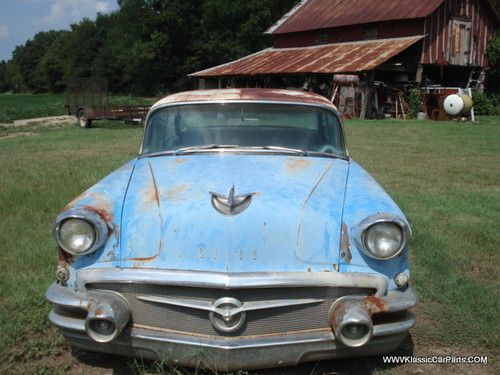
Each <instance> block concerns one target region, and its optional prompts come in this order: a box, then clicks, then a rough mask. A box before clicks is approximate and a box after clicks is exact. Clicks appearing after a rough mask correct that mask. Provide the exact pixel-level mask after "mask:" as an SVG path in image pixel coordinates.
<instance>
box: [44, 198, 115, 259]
mask: <svg viewBox="0 0 500 375" xmlns="http://www.w3.org/2000/svg"><path fill="white" fill-rule="evenodd" d="M68 219H80V220H85V221H86V222H88V223H89V224H91V225H92V226H93V227H94V232H95V240H94V243H93V244H92V246H91V247H89V248H88V250H85V251H83V252H76V251H74V250H73V249H71V248H68V247H67V246H66V245H65V244H64V243H63V242H62V241H61V239H60V229H61V225H62V223H64V221H66V220H68ZM52 234H53V235H54V238H55V239H56V241H57V244H58V245H59V246H60V247H61V249H63V250H64V251H66V252H67V253H69V254H71V255H75V256H83V255H89V254H91V253H93V252H94V251H96V250H97V249H99V248H101V247H102V246H103V245H104V243H105V242H106V238H107V234H108V226H107V224H106V222H105V221H104V220H103V218H101V217H100V216H99V215H98V214H96V213H95V212H92V211H90V210H87V209H85V208H83V207H75V208H71V209H69V210H67V211H64V212H63V213H61V214H60V215H59V216H58V217H57V219H56V222H55V224H54V228H53V230H52Z"/></svg>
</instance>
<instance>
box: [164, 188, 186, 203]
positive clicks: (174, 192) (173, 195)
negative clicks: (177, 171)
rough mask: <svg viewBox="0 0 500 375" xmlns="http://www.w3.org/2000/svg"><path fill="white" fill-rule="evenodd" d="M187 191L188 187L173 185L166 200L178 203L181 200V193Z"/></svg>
mask: <svg viewBox="0 0 500 375" xmlns="http://www.w3.org/2000/svg"><path fill="white" fill-rule="evenodd" d="M187 189H189V185H186V184H182V185H174V186H173V187H172V188H171V189H170V190H169V191H168V192H167V198H168V200H171V201H174V202H175V201H180V200H181V199H182V198H181V196H182V193H184V192H185V191H186V190H187Z"/></svg>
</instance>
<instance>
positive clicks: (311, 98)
mask: <svg viewBox="0 0 500 375" xmlns="http://www.w3.org/2000/svg"><path fill="white" fill-rule="evenodd" d="M53 232H54V237H55V239H56V241H57V244H58V248H59V263H58V267H57V273H56V277H57V281H56V282H54V283H53V284H52V285H51V286H50V287H49V289H48V290H47V292H46V298H47V300H49V301H50V302H51V303H52V304H53V305H54V306H53V309H52V311H51V312H50V315H49V319H50V321H51V322H52V323H53V324H55V325H56V326H57V327H58V328H59V329H60V331H61V333H62V334H63V335H64V337H65V339H66V340H67V341H68V343H69V344H70V345H71V346H73V347H75V348H79V349H83V350H87V351H95V352H105V353H113V354H121V355H127V356H135V357H143V358H150V359H162V360H168V361H171V362H173V363H178V364H181V365H185V366H196V365H198V364H199V363H200V358H201V363H202V365H205V366H210V367H211V366H216V368H217V369H219V370H235V369H252V368H265V367H275V366H287V365H295V364H297V363H299V362H306V361H316V360H319V359H327V358H341V357H351V356H367V355H375V354H381V353H386V352H390V351H392V350H394V349H395V348H397V347H398V346H399V345H400V344H401V342H402V341H403V340H404V338H405V337H406V335H407V332H408V330H409V329H410V328H411V327H412V326H413V325H414V324H415V316H414V315H413V314H412V313H411V312H410V311H409V309H410V308H411V307H412V306H414V305H415V303H416V296H415V293H414V291H413V289H412V288H411V287H410V286H409V277H410V273H409V269H408V251H409V249H410V241H411V230H410V227H409V225H408V221H407V220H406V218H405V216H404V214H403V213H402V212H401V210H400V209H399V208H398V206H397V205H396V204H395V203H394V202H393V200H392V199H391V198H390V197H389V196H388V195H387V194H386V193H385V192H384V190H383V189H382V188H381V187H380V186H379V185H378V184H377V183H376V182H375V180H374V179H373V178H372V177H370V175H369V174H368V173H367V172H365V171H364V170H363V169H362V168H361V167H360V166H359V165H358V164H357V163H356V162H355V161H354V160H352V159H351V158H350V157H349V154H348V151H347V148H346V142H345V134H344V131H343V127H342V123H341V119H340V117H339V114H338V112H337V110H336V108H335V107H334V106H333V105H332V104H331V103H330V102H329V101H328V100H327V99H325V98H323V97H321V96H318V95H315V94H310V93H305V92H299V91H291V90H271V89H227V90H204V91H191V92H184V93H179V94H175V95H171V96H167V97H166V98H164V99H162V100H160V101H159V102H157V103H156V104H155V105H153V107H152V108H151V110H150V112H149V114H148V116H147V119H146V125H145V131H144V136H143V141H142V145H141V150H140V153H139V155H138V156H137V157H136V158H134V159H133V160H131V161H129V162H128V163H126V164H125V165H124V166H123V167H121V168H119V169H118V170H116V171H114V172H112V173H111V174H110V175H108V176H107V177H105V178H104V179H103V180H101V181H100V182H98V183H97V184H96V185H94V186H92V187H91V188H90V189H88V190H87V191H85V192H84V193H83V194H81V195H80V196H79V197H77V198H76V199H75V200H73V201H72V202H71V203H69V204H68V206H66V207H65V208H64V210H63V211H62V212H61V213H60V214H59V216H58V217H57V219H56V222H55V225H54V230H53ZM212 368H213V367H212Z"/></svg>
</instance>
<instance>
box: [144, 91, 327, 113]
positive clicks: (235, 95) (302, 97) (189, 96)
mask: <svg viewBox="0 0 500 375" xmlns="http://www.w3.org/2000/svg"><path fill="white" fill-rule="evenodd" d="M232 100H250V101H251V100H267V101H280V102H300V103H310V104H321V105H330V106H333V105H332V103H331V102H330V101H329V100H328V99H326V98H325V97H323V96H321V95H318V94H314V93H310V92H305V91H296V90H281V89H222V90H193V91H185V92H180V93H177V94H172V95H169V96H166V97H165V98H163V99H161V100H160V101H159V102H157V103H155V104H154V105H153V107H151V108H152V109H155V108H157V107H158V106H162V105H165V104H176V103H189V102H218V101H232Z"/></svg>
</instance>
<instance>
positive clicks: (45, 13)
mask: <svg viewBox="0 0 500 375" xmlns="http://www.w3.org/2000/svg"><path fill="white" fill-rule="evenodd" d="M117 8H118V4H117V2H116V0H0V60H9V59H10V58H11V57H12V51H13V50H14V48H15V47H16V46H17V45H20V44H23V43H24V42H26V41H27V40H28V39H31V38H32V37H33V36H34V35H35V34H36V33H37V32H39V31H47V30H61V29H68V28H69V25H71V24H72V23H75V22H78V21H80V20H82V19H83V18H85V17H87V18H91V19H95V16H96V14H97V13H98V12H101V13H108V12H112V11H113V10H116V9H117Z"/></svg>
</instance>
